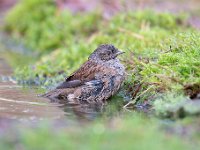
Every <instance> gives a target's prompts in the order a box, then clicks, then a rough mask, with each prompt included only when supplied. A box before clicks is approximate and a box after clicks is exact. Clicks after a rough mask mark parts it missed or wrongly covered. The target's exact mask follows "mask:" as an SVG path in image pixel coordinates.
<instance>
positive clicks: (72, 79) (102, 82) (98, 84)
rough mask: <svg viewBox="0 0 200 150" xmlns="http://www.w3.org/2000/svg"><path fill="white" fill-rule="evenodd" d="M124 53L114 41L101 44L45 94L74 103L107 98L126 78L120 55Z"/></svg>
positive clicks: (102, 100) (91, 101)
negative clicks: (81, 63)
mask: <svg viewBox="0 0 200 150" xmlns="http://www.w3.org/2000/svg"><path fill="white" fill-rule="evenodd" d="M123 53H124V52H121V51H119V50H118V49H117V48H115V47H114V46H113V45H111V44H103V45H100V46H99V47H98V48H97V49H96V50H95V51H94V52H93V53H92V54H91V55H90V56H89V58H88V61H86V62H85V63H84V64H83V65H82V66H81V67H80V68H79V69H78V70H77V71H75V72H74V73H73V74H72V75H71V76H69V77H67V78H66V79H65V81H64V82H63V83H62V84H60V85H59V86H58V87H57V88H56V89H55V90H53V91H50V92H48V93H46V94H44V95H43V96H44V97H47V98H49V99H66V100H67V101H68V102H70V103H75V104H76V103H78V104H80V103H89V104H92V103H103V102H105V100H107V99H108V98H109V97H111V96H112V95H114V94H115V93H116V92H117V91H118V90H119V88H120V86H121V84H122V82H123V81H124V79H125V68H124V66H123V65H122V64H121V63H120V61H119V59H118V58H117V56H118V55H120V54H123Z"/></svg>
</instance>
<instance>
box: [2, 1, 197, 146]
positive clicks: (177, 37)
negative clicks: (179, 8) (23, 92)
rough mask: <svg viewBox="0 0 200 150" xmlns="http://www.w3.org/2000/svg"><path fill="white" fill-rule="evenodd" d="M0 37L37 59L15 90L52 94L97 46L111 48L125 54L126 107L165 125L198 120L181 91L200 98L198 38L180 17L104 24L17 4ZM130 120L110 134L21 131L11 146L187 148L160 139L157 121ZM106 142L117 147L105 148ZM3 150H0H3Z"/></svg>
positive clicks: (96, 18) (19, 73) (130, 15)
mask: <svg viewBox="0 0 200 150" xmlns="http://www.w3.org/2000/svg"><path fill="white" fill-rule="evenodd" d="M30 10H31V11H30ZM5 30H6V31H7V32H8V33H10V35H11V36H13V37H14V38H15V39H16V40H19V39H20V42H22V43H24V44H25V45H26V46H27V47H29V48H30V49H31V50H30V51H31V52H34V53H35V52H36V53H37V54H38V57H37V58H36V60H35V61H34V63H32V65H26V66H23V67H21V66H20V67H18V68H17V69H16V70H15V76H16V79H17V80H18V82H19V83H21V84H24V85H27V84H28V85H30V84H31V85H34V84H35V85H39V86H41V87H43V88H44V87H45V88H52V87H54V86H56V84H57V83H58V82H59V81H61V80H63V77H65V76H67V75H69V74H70V73H72V72H73V71H74V70H75V69H77V68H78V67H79V66H80V64H82V63H83V62H84V61H86V60H87V57H88V55H89V54H90V53H91V52H92V51H93V50H94V49H95V48H96V47H97V46H98V45H99V44H102V43H112V44H114V45H115V46H116V47H118V48H119V49H122V50H123V51H125V52H126V54H125V55H124V56H122V58H121V60H122V62H123V63H124V65H125V66H126V69H127V73H128V76H127V79H126V81H125V83H124V86H123V88H122V93H123V94H121V93H120V94H121V95H123V96H124V95H126V96H127V95H128V97H129V100H130V102H129V103H128V104H127V105H126V107H132V106H136V105H137V104H145V103H146V102H148V104H150V105H151V106H152V107H153V114H155V115H156V116H159V117H162V118H171V119H178V118H184V117H186V116H196V115H199V114H200V107H199V104H198V105H197V103H196V102H195V101H194V102H191V97H192V96H191V94H190V93H188V92H187V91H186V87H188V85H190V87H191V88H190V90H192V93H193V95H194V92H195V91H200V69H199V68H200V61H199V58H200V32H199V31H198V30H196V29H193V28H191V27H190V26H189V25H188V23H187V15H185V14H179V15H177V14H176V15H175V14H170V13H166V12H165V13H157V12H154V11H152V10H144V11H137V12H123V13H120V14H116V15H115V16H113V17H112V18H111V19H110V20H107V19H104V18H103V17H102V16H101V13H100V12H95V13H81V14H80V13H76V14H72V13H70V12H67V11H59V10H58V9H57V7H56V5H55V3H54V2H53V1H52V0H43V1H42V2H41V1H40V0H21V1H20V2H19V4H18V5H17V6H16V7H15V8H14V9H13V10H11V12H10V13H9V14H8V16H7V18H6V26H5ZM193 89H194V90H193ZM124 93H125V94H124ZM120 94H119V95H120ZM113 99H116V97H114V98H113ZM115 102H116V101H115ZM117 103H118V101H117ZM119 103H120V106H121V102H119ZM116 105H117V104H116ZM194 106H195V107H194ZM108 107H109V106H108ZM121 107H122V106H121ZM111 109H112V108H111ZM134 116H135V117H133V116H132V117H128V118H125V119H123V120H120V121H119V122H118V120H117V121H116V120H115V121H116V122H115V123H114V126H116V128H115V127H113V128H114V129H113V130H110V128H109V125H108V126H107V125H105V124H103V123H101V122H100V123H99V122H97V123H95V124H92V125H90V126H89V127H86V130H84V131H83V130H81V129H77V131H74V130H72V131H68V130H67V131H65V130H62V131H59V132H58V133H51V132H49V130H51V127H48V128H47V129H45V128H41V129H37V131H36V130H34V129H29V130H27V131H24V132H23V133H22V135H21V138H20V139H17V140H20V141H22V143H23V146H24V149H26V146H27V147H31V148H32V149H38V148H39V147H38V145H40V146H46V145H48V144H46V143H45V142H47V141H52V142H48V143H50V144H49V149H66V148H75V149H80V148H81V149H88V148H89V146H93V148H92V149H97V148H99V147H101V149H104V148H105V147H109V146H110V149H122V148H124V147H126V149H129V148H130V149H133V148H134V146H135V148H137V149H146V147H145V146H148V149H189V148H191V145H190V144H189V143H183V142H181V140H180V138H178V137H172V136H171V134H169V135H165V134H164V132H161V133H158V132H157V130H158V129H159V127H160V126H159V125H158V124H159V121H158V120H157V119H144V118H143V117H142V116H140V115H138V114H137V115H135V114H134ZM119 118H121V116H120V117H119ZM188 118H190V117H188ZM188 118H185V120H187V119H188ZM117 119H118V117H117ZM183 122H184V121H183ZM183 122H181V123H180V124H181V125H183V124H184V123H183ZM189 122H190V121H189ZM105 126H106V127H105ZM91 128H92V129H94V132H91ZM95 128H98V129H99V128H100V129H99V131H101V132H97V133H96V129H95ZM66 132H67V133H69V134H65V133H66ZM63 133H64V134H63ZM124 136H126V137H124ZM152 137H153V138H152ZM197 137H199V132H198V133H197ZM55 139H56V141H54V140H55ZM57 139H59V140H57ZM124 139H126V140H124ZM41 141H42V142H41ZM43 141H44V144H43ZM116 141H117V142H116ZM14 142H15V141H14ZM54 142H55V143H54ZM109 142H112V143H116V145H109ZM85 143H88V144H86V145H85ZM159 143H160V144H159ZM0 145H1V144H0ZM75 145H77V147H76V146H75ZM149 145H150V146H149ZM2 146H3V148H2V149H8V148H9V147H5V146H6V145H4V144H3V145H2ZM8 146H9V145H8ZM0 148H1V146H0ZM12 148H13V147H10V149H12ZM43 149H44V148H43Z"/></svg>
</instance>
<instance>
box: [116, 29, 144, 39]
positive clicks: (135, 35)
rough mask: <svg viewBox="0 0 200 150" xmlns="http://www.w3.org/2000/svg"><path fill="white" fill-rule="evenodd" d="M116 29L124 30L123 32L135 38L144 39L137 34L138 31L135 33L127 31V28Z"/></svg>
mask: <svg viewBox="0 0 200 150" xmlns="http://www.w3.org/2000/svg"><path fill="white" fill-rule="evenodd" d="M118 31H120V32H125V33H128V34H129V35H131V36H133V37H135V38H137V39H140V40H143V39H144V36H142V35H140V34H138V33H135V32H132V31H129V30H127V29H124V28H118Z"/></svg>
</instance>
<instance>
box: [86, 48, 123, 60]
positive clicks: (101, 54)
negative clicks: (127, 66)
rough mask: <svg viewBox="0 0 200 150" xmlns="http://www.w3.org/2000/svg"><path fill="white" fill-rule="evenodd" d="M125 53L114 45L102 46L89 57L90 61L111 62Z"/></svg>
mask: <svg viewBox="0 0 200 150" xmlns="http://www.w3.org/2000/svg"><path fill="white" fill-rule="evenodd" d="M123 53H124V52H122V51H120V50H118V49H117V48H116V47H114V46H113V45H112V44H102V45H100V46H99V47H98V48H97V49H96V50H95V51H94V52H93V53H92V54H91V55H90V56H89V59H95V60H102V61H109V60H111V59H115V58H116V57H117V56H118V55H120V54H123Z"/></svg>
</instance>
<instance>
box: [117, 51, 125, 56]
mask: <svg viewBox="0 0 200 150" xmlns="http://www.w3.org/2000/svg"><path fill="white" fill-rule="evenodd" d="M124 53H125V52H123V51H119V50H118V52H117V53H116V55H117V56H118V55H121V54H124Z"/></svg>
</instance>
